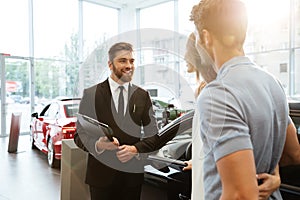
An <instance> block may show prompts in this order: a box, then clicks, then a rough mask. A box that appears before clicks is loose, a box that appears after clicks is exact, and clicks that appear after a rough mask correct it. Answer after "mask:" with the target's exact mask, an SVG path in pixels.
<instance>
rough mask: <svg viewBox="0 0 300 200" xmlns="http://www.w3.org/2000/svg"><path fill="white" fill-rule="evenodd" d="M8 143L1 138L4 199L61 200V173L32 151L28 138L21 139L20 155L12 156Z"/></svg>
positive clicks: (1, 198) (0, 184)
mask: <svg viewBox="0 0 300 200" xmlns="http://www.w3.org/2000/svg"><path fill="white" fill-rule="evenodd" d="M8 140H9V138H8V137H4V138H0V177H1V178H0V200H21V199H28V200H29V199H30V200H40V199H43V200H56V199H60V170H59V169H52V168H50V167H49V166H48V164H47V157H46V155H45V154H43V153H41V152H39V151H37V150H32V149H31V145H30V138H29V136H28V135H22V136H20V137H19V143H18V151H17V153H8V151H7V150H8Z"/></svg>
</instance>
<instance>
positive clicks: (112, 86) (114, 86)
mask: <svg viewBox="0 0 300 200" xmlns="http://www.w3.org/2000/svg"><path fill="white" fill-rule="evenodd" d="M108 82H109V86H110V89H111V91H116V90H118V89H119V86H124V91H125V92H127V91H128V87H129V84H130V82H127V83H124V84H123V85H120V84H119V83H117V82H116V81H114V80H113V79H112V78H111V77H109V78H108Z"/></svg>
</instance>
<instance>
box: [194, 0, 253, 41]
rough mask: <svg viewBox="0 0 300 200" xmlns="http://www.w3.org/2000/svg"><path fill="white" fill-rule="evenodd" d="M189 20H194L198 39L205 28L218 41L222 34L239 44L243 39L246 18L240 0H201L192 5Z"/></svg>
mask: <svg viewBox="0 0 300 200" xmlns="http://www.w3.org/2000/svg"><path fill="white" fill-rule="evenodd" d="M190 20H191V21H194V24H195V26H196V28H197V31H198V33H199V36H200V39H202V35H201V34H202V30H204V29H206V30H208V31H209V32H211V33H213V34H214V35H215V36H217V37H218V38H219V39H220V41H222V40H223V37H224V36H226V37H228V36H229V37H230V38H232V39H234V43H235V44H239V45H243V43H244V41H245V37H246V32H247V26H248V18H247V10H246V6H245V5H244V3H243V2H242V1H240V0H201V1H200V2H199V4H197V5H195V6H194V7H193V9H192V12H191V16H190Z"/></svg>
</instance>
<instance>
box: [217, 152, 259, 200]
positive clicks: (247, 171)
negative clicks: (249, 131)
mask: <svg viewBox="0 0 300 200" xmlns="http://www.w3.org/2000/svg"><path fill="white" fill-rule="evenodd" d="M217 169H218V172H219V174H220V178H221V182H222V189H223V190H222V195H221V198H220V199H221V200H227V199H228V200H234V199H244V200H247V199H258V185H257V180H256V170H255V169H256V168H255V161H254V156H253V151H252V150H241V151H237V152H234V153H231V154H229V155H227V156H225V157H223V158H221V159H220V160H218V161H217Z"/></svg>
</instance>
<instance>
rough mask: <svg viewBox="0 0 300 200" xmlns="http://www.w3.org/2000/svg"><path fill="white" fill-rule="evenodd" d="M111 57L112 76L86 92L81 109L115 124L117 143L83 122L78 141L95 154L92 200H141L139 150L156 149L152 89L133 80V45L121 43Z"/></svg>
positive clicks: (89, 169) (89, 172) (92, 156)
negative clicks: (147, 89)
mask: <svg viewBox="0 0 300 200" xmlns="http://www.w3.org/2000/svg"><path fill="white" fill-rule="evenodd" d="M108 56H109V61H108V66H109V69H110V71H111V74H110V76H109V77H108V79H106V80H105V81H104V82H102V83H99V84H96V85H94V86H92V87H90V88H88V89H85V90H84V93H83V97H82V100H81V103H80V106H79V113H80V114H83V115H87V116H89V117H91V118H94V119H96V120H98V121H100V122H102V123H105V124H107V125H109V126H110V127H111V128H112V130H113V136H114V137H113V141H112V142H111V141H109V140H108V138H107V137H105V136H101V137H99V136H96V135H97V134H95V137H94V136H93V134H91V133H87V132H86V130H85V129H84V128H83V127H82V125H81V124H80V122H77V133H76V134H75V137H74V141H75V143H76V144H77V146H79V147H80V148H82V149H84V150H86V151H88V152H89V156H88V163H87V172H86V183H87V184H88V185H89V187H90V195H91V199H92V200H96V199H101V200H112V199H116V200H122V199H124V200H127V199H128V200H139V199H140V195H141V186H142V183H143V178H144V176H143V163H142V161H140V160H139V154H141V153H144V152H151V151H153V150H154V148H155V143H156V142H157V140H158V136H157V133H158V128H157V123H156V119H155V116H154V111H153V108H152V102H151V99H150V96H149V94H148V92H147V91H145V90H143V89H142V88H140V87H138V86H136V85H134V84H132V83H131V80H132V76H133V73H134V70H135V66H134V61H135V60H134V52H133V47H132V45H131V44H129V43H126V42H120V43H116V44H114V45H112V46H111V48H110V49H109V52H108ZM142 129H143V134H142V131H141V130H142Z"/></svg>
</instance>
